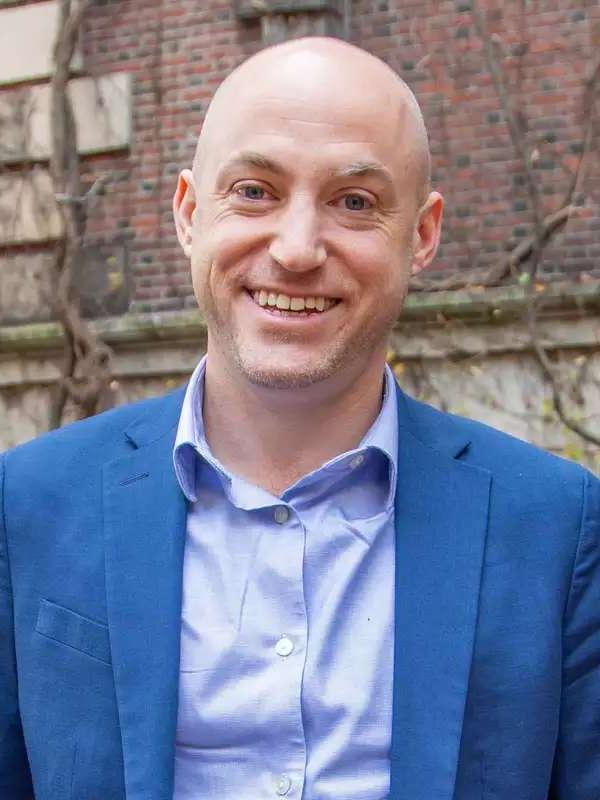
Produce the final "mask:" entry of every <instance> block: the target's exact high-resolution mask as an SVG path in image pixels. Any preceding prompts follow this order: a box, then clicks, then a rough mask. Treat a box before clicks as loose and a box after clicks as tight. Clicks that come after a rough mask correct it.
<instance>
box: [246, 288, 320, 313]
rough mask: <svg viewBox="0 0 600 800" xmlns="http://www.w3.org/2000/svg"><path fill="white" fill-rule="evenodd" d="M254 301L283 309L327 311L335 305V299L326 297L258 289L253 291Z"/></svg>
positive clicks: (260, 304) (261, 304)
mask: <svg viewBox="0 0 600 800" xmlns="http://www.w3.org/2000/svg"><path fill="white" fill-rule="evenodd" d="M252 297H253V299H254V302H255V303H257V305H259V306H263V307H264V306H270V307H272V308H279V309H281V311H304V310H305V309H306V310H311V311H313V310H314V311H327V309H329V308H331V306H332V305H334V301H333V300H330V299H329V298H326V297H290V296H289V295H287V294H282V293H279V294H278V293H277V292H267V291H266V290H265V289H257V290H256V291H254V292H252Z"/></svg>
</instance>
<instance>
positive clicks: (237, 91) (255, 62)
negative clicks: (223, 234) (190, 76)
mask: <svg viewBox="0 0 600 800" xmlns="http://www.w3.org/2000/svg"><path fill="white" fill-rule="evenodd" d="M284 94H287V95H288V96H290V97H294V98H296V99H297V101H298V103H299V104H303V103H304V104H306V103H309V102H310V103H312V104H314V105H316V106H317V107H319V106H320V107H321V108H322V110H323V111H324V112H326V113H328V114H329V113H330V114H332V115H333V114H335V112H336V110H338V109H339V110H340V111H341V112H352V111H355V112H357V113H359V114H362V115H363V116H364V115H365V114H368V115H371V117H372V118H373V120H375V121H376V123H377V125H378V126H380V127H381V130H382V131H385V134H386V135H387V136H388V137H393V141H392V142H390V144H391V145H392V146H395V147H397V153H398V157H399V158H401V159H402V162H403V165H404V171H405V174H406V175H407V176H408V175H410V177H411V178H412V181H411V182H413V185H414V190H415V195H416V198H417V204H418V205H421V204H422V203H423V202H424V200H425V199H426V197H427V195H428V193H429V184H430V169H431V168H430V154H429V143H428V138H427V131H426V128H425V123H424V120H423V116H422V114H421V110H420V108H419V105H418V103H417V100H416V98H415V96H414V94H413V93H412V91H411V90H410V88H409V87H408V86H407V84H406V83H405V82H404V81H403V80H402V79H401V78H400V77H399V76H398V75H397V74H396V73H395V72H394V71H393V70H392V69H391V68H390V67H388V65H387V64H385V63H384V62H383V61H381V60H380V59H378V58H376V57H375V56H373V55H371V54H370V53H367V52H366V51H365V50H362V49H360V48H358V47H355V46H354V45H351V44H348V43H347V42H343V41H340V40H339V39H333V38H325V37H310V38H303V39H295V40H292V41H289V42H285V43H283V44H279V45H275V46H274V47H268V48H266V49H264V50H261V51H260V52H258V53H257V54H256V55H254V56H252V57H251V58H249V59H248V60H247V61H244V62H243V63H242V64H241V65H240V66H239V67H237V68H236V69H235V70H234V71H233V72H231V73H230V75H229V76H228V77H227V78H226V79H225V80H224V81H223V83H221V85H220V86H219V88H218V89H217V91H216V92H215V95H214V97H213V99H212V101H211V103H210V106H209V108H208V111H207V113H206V117H205V120H204V124H203V127H202V131H201V133H200V136H199V139H198V144H197V147H196V154H195V157H194V175H195V178H196V180H197V181H201V180H202V176H203V173H204V172H205V169H206V168H207V165H208V164H209V163H210V162H214V161H215V155H216V154H217V152H218V151H219V150H220V149H222V148H223V146H224V145H225V140H226V137H227V132H228V130H229V129H230V128H231V126H232V125H234V124H235V122H236V118H239V116H240V115H241V114H242V113H243V111H244V110H246V111H248V110H250V112H251V111H252V109H255V110H256V113H260V109H261V107H264V104H267V105H268V104H270V103H271V104H272V103H274V102H276V101H277V99H278V98H280V97H281V96H282V95H284ZM247 120H248V117H246V122H245V124H248V121H247ZM250 124H251V122H250Z"/></svg>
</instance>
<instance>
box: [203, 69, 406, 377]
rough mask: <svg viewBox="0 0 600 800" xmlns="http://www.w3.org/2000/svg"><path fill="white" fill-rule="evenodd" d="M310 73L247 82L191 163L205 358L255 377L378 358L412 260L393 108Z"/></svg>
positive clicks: (362, 365)
mask: <svg viewBox="0 0 600 800" xmlns="http://www.w3.org/2000/svg"><path fill="white" fill-rule="evenodd" d="M296 66H297V67H299V66H300V65H296ZM317 72H318V69H316V70H315V74H312V73H311V71H310V69H308V68H307V67H306V65H304V69H303V74H302V80H298V79H295V75H294V70H293V67H292V69H291V70H290V69H289V68H288V73H289V74H287V75H285V74H282V75H279V76H277V78H271V79H270V80H269V81H268V83H269V85H268V86H267V87H266V88H265V87H264V86H263V88H261V89H255V88H253V87H248V92H247V94H246V96H244V97H243V98H242V99H240V100H238V101H237V102H236V101H235V100H233V101H232V104H231V108H230V113H228V114H227V115H225V116H222V117H221V118H222V120H223V123H222V125H221V126H217V127H218V130H217V132H216V134H215V133H214V131H213V133H212V134H211V135H210V138H209V143H208V144H207V145H206V152H205V154H204V155H203V157H202V158H201V159H200V163H199V164H198V165H197V168H196V169H195V172H194V180H193V183H194V187H193V194H194V195H195V209H194V212H193V214H192V217H191V222H192V224H191V226H190V227H191V230H190V233H191V265H192V280H193V285H194V291H195V294H196V298H197V300H198V304H199V306H200V308H201V309H202V311H203V312H204V314H205V317H206V320H207V326H208V337H209V344H208V352H209V358H210V359H213V360H214V359H219V360H220V361H221V363H222V366H223V367H224V368H227V369H228V370H231V369H235V371H236V372H237V373H241V374H242V375H243V376H245V377H246V378H247V379H248V380H250V381H251V382H252V383H255V384H260V385H268V386H277V387H294V386H298V387H299V386H306V385H309V384H312V383H316V382H319V381H323V380H326V379H329V378H333V377H334V376H336V375H337V374H340V375H341V374H343V373H346V374H348V375H350V374H357V373H360V372H363V371H364V370H366V369H368V366H369V364H370V363H373V360H374V359H377V360H378V361H381V360H382V357H383V353H384V352H385V346H386V340H387V335H388V333H389V331H390V329H391V327H392V325H393V323H394V321H395V320H396V318H397V316H398V313H399V311H400V308H401V305H402V302H403V299H404V296H405V293H406V288H407V281H408V278H409V275H410V272H411V266H412V262H413V243H414V241H415V239H414V236H415V221H416V219H417V213H418V198H417V193H418V187H417V186H416V179H415V176H414V174H412V173H411V170H410V169H409V168H408V164H407V157H406V151H407V148H406V147H405V146H403V143H402V137H403V130H402V116H401V115H399V114H398V113H397V111H396V113H394V114H393V115H390V114H389V113H388V112H387V111H386V109H385V108H382V109H377V108H376V107H375V108H374V107H373V99H372V97H371V99H370V98H369V94H368V93H367V92H366V91H365V89H366V88H367V87H363V90H362V91H360V92H353V93H352V94H351V95H350V96H348V91H347V86H336V85H335V81H331V80H329V81H323V80H322V78H320V77H319V75H318V74H316V73H317ZM307 73H308V74H307ZM265 82H267V81H265ZM214 127H215V125H213V129H214ZM190 179H191V176H190Z"/></svg>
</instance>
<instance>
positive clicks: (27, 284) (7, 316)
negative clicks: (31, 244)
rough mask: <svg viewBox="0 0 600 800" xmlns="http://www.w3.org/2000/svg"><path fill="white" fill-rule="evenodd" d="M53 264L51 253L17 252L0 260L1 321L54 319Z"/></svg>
mask: <svg viewBox="0 0 600 800" xmlns="http://www.w3.org/2000/svg"><path fill="white" fill-rule="evenodd" d="M53 261H54V257H53V254H52V253H15V254H10V255H5V256H2V257H1V258H0V321H2V322H3V323H18V322H29V321H32V320H37V321H42V320H48V319H50V318H51V316H52V308H51V301H50V298H51V293H52V277H51V275H52V265H53Z"/></svg>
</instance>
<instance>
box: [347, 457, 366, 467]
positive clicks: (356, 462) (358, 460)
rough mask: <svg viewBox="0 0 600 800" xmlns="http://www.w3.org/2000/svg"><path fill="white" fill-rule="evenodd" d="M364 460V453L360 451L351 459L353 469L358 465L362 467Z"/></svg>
mask: <svg viewBox="0 0 600 800" xmlns="http://www.w3.org/2000/svg"><path fill="white" fill-rule="evenodd" d="M364 460H365V457H364V455H363V454H362V453H358V454H357V455H355V456H354V458H351V459H350V466H351V467H352V469H356V468H357V467H360V465H361V464H362V463H363V461H364Z"/></svg>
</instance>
